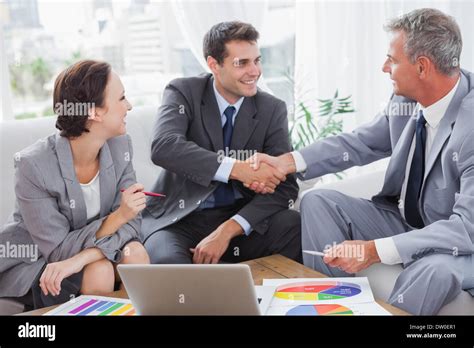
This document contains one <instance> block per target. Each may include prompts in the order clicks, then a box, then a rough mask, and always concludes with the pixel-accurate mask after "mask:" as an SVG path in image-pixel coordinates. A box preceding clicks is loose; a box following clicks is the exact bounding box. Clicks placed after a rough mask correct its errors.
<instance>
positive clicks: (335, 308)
mask: <svg viewBox="0 0 474 348" xmlns="http://www.w3.org/2000/svg"><path fill="white" fill-rule="evenodd" d="M266 315H286V316H295V315H296V316H319V315H330V316H334V315H343V316H347V315H349V316H351V315H391V314H390V313H389V312H387V311H386V310H385V309H384V308H383V307H382V306H380V305H379V304H378V303H377V302H368V303H351V304H345V305H340V304H314V305H296V306H281V307H274V306H271V307H269V309H268V310H267V312H266Z"/></svg>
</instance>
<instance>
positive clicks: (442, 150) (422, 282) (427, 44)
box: [251, 9, 474, 314]
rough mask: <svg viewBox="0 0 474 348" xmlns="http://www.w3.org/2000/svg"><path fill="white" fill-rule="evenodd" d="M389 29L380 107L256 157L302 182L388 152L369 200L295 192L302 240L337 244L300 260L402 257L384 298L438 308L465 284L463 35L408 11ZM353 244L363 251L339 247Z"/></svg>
mask: <svg viewBox="0 0 474 348" xmlns="http://www.w3.org/2000/svg"><path fill="white" fill-rule="evenodd" d="M386 29H387V31H388V32H389V33H390V34H391V41H390V47H389V51H388V54H387V60H386V61H385V63H384V65H383V71H384V72H386V73H388V74H390V78H391V80H392V81H393V89H394V95H393V96H392V98H391V100H390V103H389V104H388V107H387V108H386V110H384V111H383V112H382V113H381V114H379V115H378V116H377V117H376V118H375V119H374V120H373V121H372V122H371V123H370V124H368V125H365V126H362V127H360V128H358V129H356V130H355V131H354V132H353V133H350V134H342V135H339V136H335V137H331V138H328V139H326V140H323V141H319V142H317V143H314V144H312V145H311V146H309V147H307V148H305V149H303V150H301V151H299V152H293V153H288V154H284V155H281V156H280V157H270V156H268V155H264V154H259V155H258V159H259V160H260V161H264V162H267V163H270V164H272V165H273V166H275V167H278V168H280V170H281V171H283V172H286V173H291V172H295V171H297V172H301V174H300V175H301V177H302V178H304V179H310V178H314V177H318V176H321V175H324V174H327V173H334V172H338V171H341V170H344V169H346V168H349V167H352V166H360V165H364V164H367V163H371V162H373V161H375V160H378V159H381V158H384V157H388V156H391V160H390V163H389V166H388V168H387V172H386V175H385V183H384V186H383V188H382V191H381V192H380V193H379V194H377V195H376V196H374V197H372V200H370V201H369V200H363V199H356V198H352V197H349V196H346V195H343V194H341V193H339V192H336V191H331V190H315V191H312V192H309V193H308V194H307V195H305V196H304V198H303V200H302V202H301V216H302V235H303V237H302V238H303V240H302V245H303V249H312V250H322V249H324V248H325V247H326V246H327V245H332V244H333V243H335V244H337V245H336V246H333V247H331V248H328V249H326V252H327V254H328V255H326V256H325V257H324V258H320V257H313V256H310V255H307V256H305V259H304V262H305V264H306V265H308V266H312V267H314V268H316V269H318V270H320V271H322V272H324V273H326V274H328V275H332V276H347V275H349V274H353V273H356V272H359V271H361V270H363V269H365V268H367V267H369V266H370V265H372V264H374V263H378V262H382V263H385V264H397V263H399V264H400V263H401V264H403V266H404V270H403V271H402V273H401V274H400V275H399V277H398V279H397V281H396V283H395V286H394V289H393V291H392V294H391V296H390V298H389V302H390V303H391V304H393V305H395V306H398V307H400V308H402V309H404V310H406V311H408V312H411V313H414V314H436V313H437V312H438V311H439V309H440V308H441V307H442V306H443V305H445V304H446V303H448V302H450V301H451V300H453V299H454V298H455V297H456V296H457V295H458V294H459V293H460V292H461V291H462V289H465V290H469V292H473V293H474V289H473V287H474V264H473V262H474V258H473V256H472V254H473V253H474V245H473V240H474V113H473V109H474V74H472V73H470V72H468V71H464V70H461V69H460V67H459V57H460V55H461V48H462V40H461V33H460V31H459V27H458V26H457V24H456V22H455V21H454V19H453V18H451V17H449V16H447V15H445V14H443V13H442V12H440V11H438V10H434V9H419V10H415V11H412V12H410V13H408V14H406V15H404V16H402V17H400V18H397V19H395V20H392V21H391V22H389V24H388V25H387V26H386ZM407 111H410V112H407ZM347 155H348V156H347ZM251 188H253V189H255V190H257V191H259V190H261V187H259V186H258V185H256V184H253V185H251ZM353 250H364V255H363V256H364V257H361V258H354V257H349V256H351V255H348V253H346V254H344V251H353ZM339 252H342V254H339ZM349 254H350V253H349Z"/></svg>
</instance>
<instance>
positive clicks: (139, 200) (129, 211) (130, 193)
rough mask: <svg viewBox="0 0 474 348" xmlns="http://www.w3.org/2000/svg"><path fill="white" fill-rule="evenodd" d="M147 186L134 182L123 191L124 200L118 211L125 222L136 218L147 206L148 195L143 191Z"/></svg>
mask: <svg viewBox="0 0 474 348" xmlns="http://www.w3.org/2000/svg"><path fill="white" fill-rule="evenodd" d="M144 189H145V187H144V186H143V185H142V184H138V183H137V184H133V185H132V186H130V187H129V188H127V189H126V190H124V191H123V192H122V200H121V202H120V207H119V208H118V209H117V213H118V214H119V215H120V217H122V218H123V219H124V220H125V222H126V223H127V222H128V221H130V220H132V219H134V218H135V217H136V216H137V215H138V213H140V212H141V211H142V210H143V209H145V207H146V197H145V194H144V193H143V192H142V191H143V190H144Z"/></svg>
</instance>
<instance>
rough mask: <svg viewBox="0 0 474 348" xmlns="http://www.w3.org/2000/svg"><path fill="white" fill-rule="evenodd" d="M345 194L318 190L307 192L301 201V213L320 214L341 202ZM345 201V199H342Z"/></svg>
mask: <svg viewBox="0 0 474 348" xmlns="http://www.w3.org/2000/svg"><path fill="white" fill-rule="evenodd" d="M343 197H344V194H342V193H340V192H338V191H336V190H327V189H316V190H311V191H309V192H307V193H306V194H305V195H304V196H303V198H302V199H301V204H300V209H301V213H302V214H304V213H307V212H318V211H319V210H321V209H325V208H327V207H328V206H331V205H332V204H333V203H337V202H339V201H341V198H343ZM342 201H343V199H342Z"/></svg>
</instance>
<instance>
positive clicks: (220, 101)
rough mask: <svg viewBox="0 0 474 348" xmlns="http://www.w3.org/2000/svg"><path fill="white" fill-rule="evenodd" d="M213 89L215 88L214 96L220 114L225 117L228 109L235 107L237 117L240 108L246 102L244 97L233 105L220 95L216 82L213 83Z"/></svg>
mask: <svg viewBox="0 0 474 348" xmlns="http://www.w3.org/2000/svg"><path fill="white" fill-rule="evenodd" d="M212 87H213V88H214V94H215V96H216V100H217V106H218V107H219V112H220V114H221V115H223V114H224V111H225V109H227V107H229V106H233V107H234V108H235V113H234V115H237V113H238V112H239V109H240V106H241V105H242V103H243V102H244V97H241V98H240V99H239V100H237V101H236V102H235V103H234V104H233V105H232V104H230V103H229V102H228V101H227V100H225V99H224V97H223V96H222V95H221V94H220V93H219V91H218V90H217V88H216V81H212Z"/></svg>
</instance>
